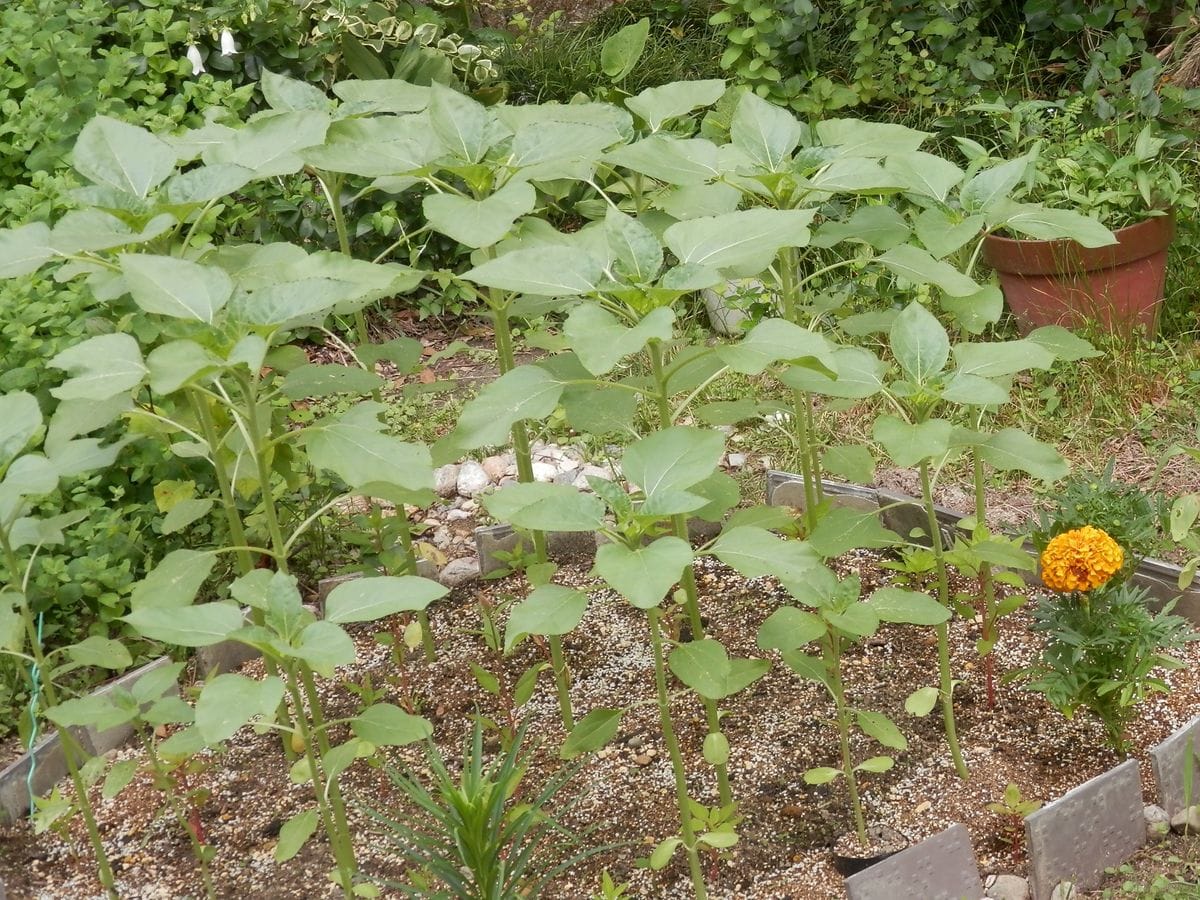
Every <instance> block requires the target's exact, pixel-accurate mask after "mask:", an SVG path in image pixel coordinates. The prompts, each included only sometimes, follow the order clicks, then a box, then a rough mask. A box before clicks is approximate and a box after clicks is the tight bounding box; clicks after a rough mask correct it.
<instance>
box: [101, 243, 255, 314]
mask: <svg viewBox="0 0 1200 900" xmlns="http://www.w3.org/2000/svg"><path fill="white" fill-rule="evenodd" d="M119 259H120V262H121V272H122V274H124V276H125V284H126V285H127V286H128V288H129V293H130V295H131V296H132V297H133V301H134V302H135V303H136V304H137V305H138V306H140V307H141V308H142V309H144V310H145V311H146V312H148V313H155V314H157V315H162V316H172V317H174V318H177V319H190V320H191V321H193V322H207V323H208V324H212V321H213V316H214V315H215V314H216V312H217V311H218V310H219V309H221V308H222V307H223V306H224V305H225V304H226V303H228V302H229V298H230V297H231V296H232V295H233V282H232V281H231V280H230V278H229V276H228V275H226V274H225V272H224V271H223V270H221V269H218V268H216V267H214V266H202V265H199V264H197V263H194V262H190V261H189V260H186V259H176V258H175V257H173V256H153V255H150V254H143V253H132V254H130V253H125V254H122V255H121V256H120V257H119Z"/></svg>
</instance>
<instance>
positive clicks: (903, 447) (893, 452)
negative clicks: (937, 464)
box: [871, 416, 954, 468]
mask: <svg viewBox="0 0 1200 900" xmlns="http://www.w3.org/2000/svg"><path fill="white" fill-rule="evenodd" d="M953 431H954V426H952V425H951V424H950V423H949V422H947V421H946V420H945V419H929V420H928V421H926V422H921V423H920V424H918V425H910V424H909V423H908V422H905V421H904V420H903V419H898V418H896V417H895V416H880V417H879V418H878V419H876V420H875V425H874V427H873V428H872V429H871V433H872V435H873V436H874V438H875V440H877V441H878V442H879V443H880V444H882V445H883V449H884V450H886V451H887V454H888V456H890V457H891V459H892V462H894V463H895V464H896V465H898V466H901V467H903V468H907V467H909V466H915V465H918V464H919V463H921V462H922V461H924V460H931V459H937V458H940V457H942V456H945V455H946V453H948V452H949V450H950V436H951V434H952V432H953Z"/></svg>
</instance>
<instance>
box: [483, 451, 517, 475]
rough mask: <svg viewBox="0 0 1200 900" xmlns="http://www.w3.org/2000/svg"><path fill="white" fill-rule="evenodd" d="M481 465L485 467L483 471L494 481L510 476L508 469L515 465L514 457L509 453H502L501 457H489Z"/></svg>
mask: <svg viewBox="0 0 1200 900" xmlns="http://www.w3.org/2000/svg"><path fill="white" fill-rule="evenodd" d="M480 465H482V466H483V471H485V472H487V477H488V478H489V479H490V480H492V481H499V480H500V479H501V478H503V477H504V476H505V475H507V474H508V467H509V466H511V465H514V463H513V459H512V456H510V455H509V454H507V453H502V454H500V455H499V456H489V457H488V458H487V459H485V460H484V461H483V462H482V463H480Z"/></svg>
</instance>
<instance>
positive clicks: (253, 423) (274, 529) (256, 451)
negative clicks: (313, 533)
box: [240, 378, 288, 574]
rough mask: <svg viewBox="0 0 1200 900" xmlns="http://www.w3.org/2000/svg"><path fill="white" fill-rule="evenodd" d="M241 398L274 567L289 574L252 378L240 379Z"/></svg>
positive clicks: (285, 544)
mask: <svg viewBox="0 0 1200 900" xmlns="http://www.w3.org/2000/svg"><path fill="white" fill-rule="evenodd" d="M240 382H241V386H242V396H243V397H244V398H245V400H246V428H247V430H248V431H249V432H250V450H251V452H252V453H253V455H254V464H255V467H256V468H257V470H258V485H259V491H260V492H261V493H262V505H263V516H264V517H265V518H266V520H267V534H269V535H270V537H271V549H272V550H274V551H275V565H276V566H277V567H278V569H279V571H280V572H283V573H284V574H287V571H288V546H287V541H286V540H285V539H284V536H283V529H282V528H281V527H280V525H279V511H278V510H277V509H276V508H275V493H274V491H273V489H272V488H271V464H270V463H269V462H268V461H267V457H266V453H265V452H264V448H263V446H262V445H263V438H264V436H265V430H264V429H263V427H262V425H263V422H262V417H261V416H260V415H259V409H258V391H257V390H256V389H255V380H254V379H253V378H241V379H240Z"/></svg>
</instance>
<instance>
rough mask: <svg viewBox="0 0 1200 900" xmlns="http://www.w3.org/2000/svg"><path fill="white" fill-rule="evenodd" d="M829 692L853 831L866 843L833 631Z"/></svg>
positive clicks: (837, 641)
mask: <svg viewBox="0 0 1200 900" xmlns="http://www.w3.org/2000/svg"><path fill="white" fill-rule="evenodd" d="M828 647H829V657H830V659H831V660H833V665H832V666H830V667H829V693H831V694H832V695H833V702H834V703H835V704H836V705H837V721H838V741H839V746H840V747H841V751H842V774H843V775H845V777H846V791H847V793H849V795H850V809H851V810H852V811H853V813H854V831H855V832H856V833H857V834H858V841H859V843H860V844H862V845H863V846H864V847H865V846H866V845H867V824H866V820H865V818H864V816H863V808H862V799H861V798H860V797H859V795H858V778H857V777H856V776H855V774H854V759H853V757H852V756H851V755H850V707H849V706H847V705H846V691H845V686H844V685H843V684H842V639H841V638H840V637H838V636H837V635H836V634H835V633H834V632H832V631H831V632H830V633H829V643H828Z"/></svg>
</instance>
